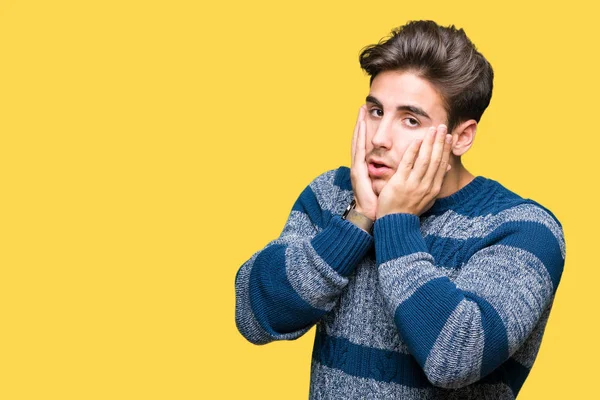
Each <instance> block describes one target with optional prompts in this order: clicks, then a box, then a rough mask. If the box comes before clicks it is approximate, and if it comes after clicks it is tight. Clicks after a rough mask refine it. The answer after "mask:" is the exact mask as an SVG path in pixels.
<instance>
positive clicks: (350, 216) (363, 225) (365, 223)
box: [342, 199, 375, 235]
mask: <svg viewBox="0 0 600 400" xmlns="http://www.w3.org/2000/svg"><path fill="white" fill-rule="evenodd" d="M355 208H356V199H353V200H352V202H351V203H350V204H348V207H347V208H346V211H344V214H343V215H342V219H345V220H347V221H350V222H351V223H353V224H354V225H356V226H358V227H359V228H360V229H362V230H363V231H365V232H367V233H368V234H369V235H372V234H373V224H374V223H375V221H373V220H372V219H370V218H368V217H367V216H365V215H363V214H361V213H359V212H358V211H356V210H355Z"/></svg>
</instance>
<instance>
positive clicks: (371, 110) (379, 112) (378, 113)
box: [369, 108, 383, 118]
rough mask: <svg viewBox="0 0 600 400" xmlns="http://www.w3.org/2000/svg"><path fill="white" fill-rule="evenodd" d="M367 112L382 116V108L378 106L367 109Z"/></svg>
mask: <svg viewBox="0 0 600 400" xmlns="http://www.w3.org/2000/svg"><path fill="white" fill-rule="evenodd" d="M369 113H370V114H371V115H372V116H374V117H379V118H381V117H383V110H382V109H380V108H371V109H370V110H369Z"/></svg>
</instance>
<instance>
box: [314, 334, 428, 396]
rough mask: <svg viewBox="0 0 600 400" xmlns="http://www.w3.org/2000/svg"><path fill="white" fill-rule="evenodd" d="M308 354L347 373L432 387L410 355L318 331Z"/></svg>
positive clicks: (382, 380)
mask: <svg viewBox="0 0 600 400" xmlns="http://www.w3.org/2000/svg"><path fill="white" fill-rule="evenodd" d="M312 357H313V359H315V360H316V361H317V362H319V363H320V364H322V365H325V366H327V367H330V368H336V369H339V370H341V371H343V372H345V373H346V374H348V375H352V376H358V377H361V378H371V379H375V380H377V381H380V382H393V383H397V384H400V385H404V386H409V387H415V388H424V387H432V385H431V383H430V382H429V381H428V380H427V377H426V376H425V373H424V372H423V370H422V369H421V367H420V366H419V364H418V363H417V361H416V360H415V358H414V357H413V356H411V355H410V354H401V353H397V352H395V351H389V350H381V349H375V348H371V347H366V346H361V345H359V344H354V343H352V342H350V341H349V340H348V339H345V338H341V337H333V336H328V335H326V334H325V333H320V332H318V331H317V333H316V335H315V343H314V347H313V353H312Z"/></svg>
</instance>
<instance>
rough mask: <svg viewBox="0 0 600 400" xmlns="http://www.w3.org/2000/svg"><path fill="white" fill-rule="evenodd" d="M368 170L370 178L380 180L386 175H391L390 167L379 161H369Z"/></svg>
mask: <svg viewBox="0 0 600 400" xmlns="http://www.w3.org/2000/svg"><path fill="white" fill-rule="evenodd" d="M368 169H369V175H370V176H371V177H374V178H382V177H385V176H386V175H390V174H391V173H393V170H392V168H391V167H389V166H388V165H386V164H383V163H382V162H380V161H378V160H377V161H376V160H373V161H370V162H369V165H368Z"/></svg>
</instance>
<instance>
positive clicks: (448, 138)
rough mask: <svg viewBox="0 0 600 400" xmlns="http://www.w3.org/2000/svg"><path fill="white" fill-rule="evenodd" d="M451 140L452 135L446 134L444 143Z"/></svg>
mask: <svg viewBox="0 0 600 400" xmlns="http://www.w3.org/2000/svg"><path fill="white" fill-rule="evenodd" d="M451 141H452V135H446V143H450V142H451Z"/></svg>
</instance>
